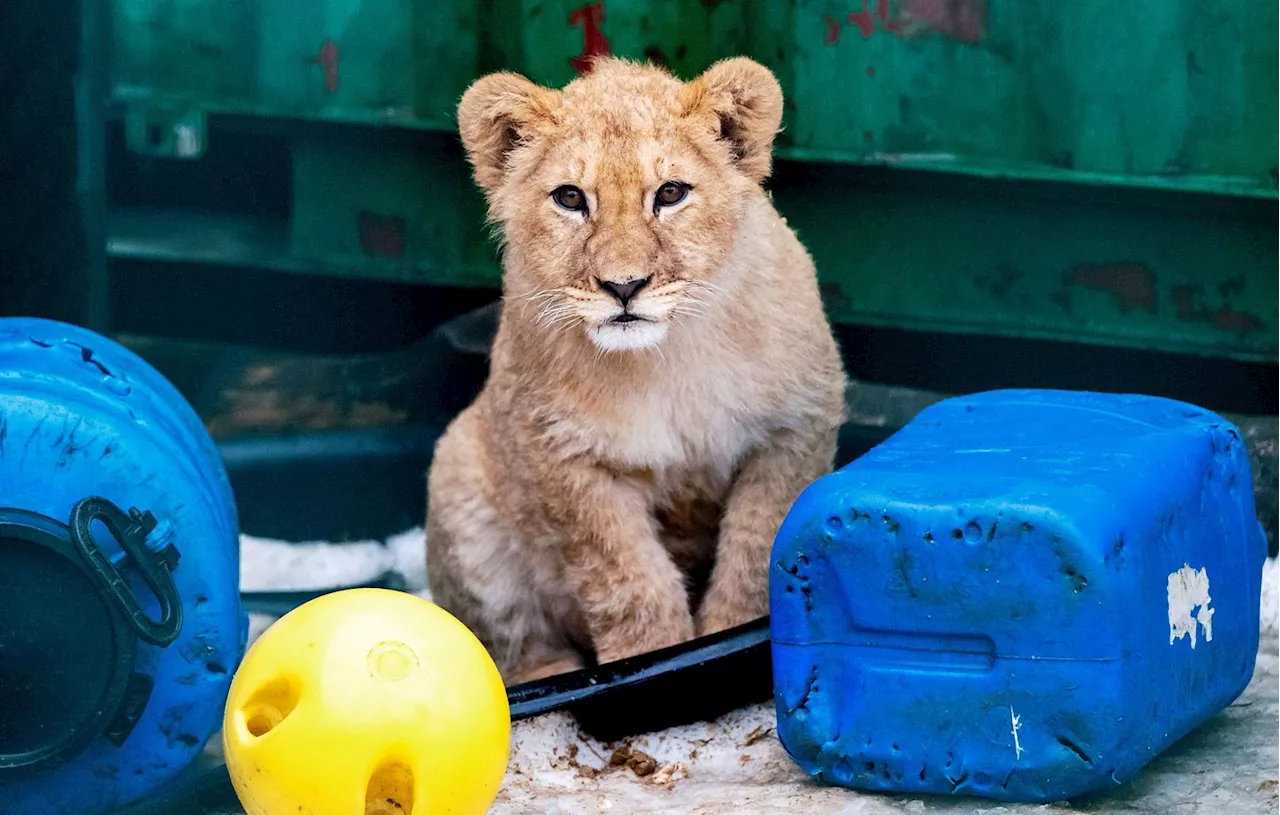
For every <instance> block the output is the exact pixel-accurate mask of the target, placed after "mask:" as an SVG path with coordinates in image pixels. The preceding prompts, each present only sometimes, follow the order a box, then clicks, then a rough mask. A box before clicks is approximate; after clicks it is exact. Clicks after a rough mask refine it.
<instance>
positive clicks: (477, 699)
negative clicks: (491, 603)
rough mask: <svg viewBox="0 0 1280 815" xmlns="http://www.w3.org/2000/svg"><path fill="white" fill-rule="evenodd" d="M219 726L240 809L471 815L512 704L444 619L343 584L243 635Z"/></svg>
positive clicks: (499, 753)
mask: <svg viewBox="0 0 1280 815" xmlns="http://www.w3.org/2000/svg"><path fill="white" fill-rule="evenodd" d="M222 734H223V735H222V741H223V748H224V751H225V753H226V760H227V768H228V770H229V771H230V773H231V781H232V783H233V784H234V785H235V789H236V793H237V794H238V795H239V796H240V801H241V803H242V804H243V805H244V808H245V811H246V812H247V813H248V814H249V815H299V813H303V814H304V815H444V813H450V815H480V814H481V813H483V812H485V811H486V810H487V809H488V808H489V806H490V805H491V804H492V803H493V800H494V798H495V797H496V796H497V794H498V789H499V787H500V785H501V783H502V776H503V773H504V772H505V770H506V765H507V755H508V750H509V748H510V739H511V710H510V708H509V707H508V705H507V694H506V690H505V688H504V687H503V683H502V677H501V676H500V675H499V674H498V669H497V667H496V666H495V665H494V664H493V660H492V659H490V657H489V654H488V653H487V652H486V651H485V649H484V646H482V645H481V644H480V641H479V640H477V639H476V638H475V636H474V635H473V634H472V633H471V632H470V631H469V630H467V628H466V626H464V625H463V624H462V623H460V622H458V620H457V619H455V618H454V617H453V616H452V615H450V614H449V613H448V612H446V611H444V610H443V609H441V608H440V607H439V606H436V605H433V604H431V603H428V602H426V601H425V600H421V599H419V598H417V597H414V596H413V595H410V594H404V593H401V592H394V591H385V590H381V589H351V590H348V591H340V592H335V593H333V594H328V595H325V596H323V597H320V598H318V599H316V600H312V601H311V602H309V603H307V604H306V605H303V606H301V607H299V608H297V609H295V610H294V611H292V612H290V613H289V614H287V615H286V616H284V617H282V618H281V619H280V620H279V621H277V622H276V623H275V624H274V625H273V626H271V628H269V629H268V630H267V631H266V633H264V634H263V635H262V637H260V638H259V639H258V641H257V642H256V643H254V645H253V647H252V648H250V649H249V652H248V654H246V655H245V658H244V662H243V663H242V664H241V665H240V669H239V670H238V671H237V672H236V675H235V679H234V680H233V681H232V683H231V692H230V695H229V696H228V698H227V707H226V713H225V716H224V718H223V730H222Z"/></svg>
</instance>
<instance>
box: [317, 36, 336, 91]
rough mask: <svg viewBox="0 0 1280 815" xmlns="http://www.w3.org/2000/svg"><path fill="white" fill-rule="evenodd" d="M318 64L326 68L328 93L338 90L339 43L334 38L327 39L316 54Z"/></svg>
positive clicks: (325, 79)
mask: <svg viewBox="0 0 1280 815" xmlns="http://www.w3.org/2000/svg"><path fill="white" fill-rule="evenodd" d="M316 65H319V66H320V67H321V68H323V69H324V89H325V92H326V93H337V92H338V44H337V43H336V42H334V41H333V40H325V41H324V44H323V45H321V46H320V53H319V54H318V55H317V56H316Z"/></svg>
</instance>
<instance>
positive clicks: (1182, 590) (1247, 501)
mask: <svg viewBox="0 0 1280 815" xmlns="http://www.w3.org/2000/svg"><path fill="white" fill-rule="evenodd" d="M1265 556H1266V546H1265V537H1264V535H1263V532H1262V529H1261V527H1260V526H1259V524H1258V521H1257V516H1256V514H1255V508H1254V497H1253V489H1252V482H1251V479H1250V470H1249V460H1248V457H1247V455H1246V451H1245V445H1244V443H1243V442H1242V441H1241V438H1240V434H1239V432H1238V431H1237V429H1236V428H1235V427H1233V426H1232V425H1231V424H1230V423H1229V422H1227V421H1225V420H1224V419H1222V418H1221V417H1219V416H1216V415H1214V414H1213V413H1210V412H1208V411H1205V410H1202V409H1200V408H1197V407H1193V406H1191V405H1187V404H1183V403H1179V402H1174V401H1170V400H1166V399H1157V398H1150V397H1141V396H1117V395H1103V394H1093V393H1064V392H1053V391H1003V392H994V393H984V394H979V395H976V396H972V397H965V398H957V399H950V400H947V401H945V402H942V403H939V404H937V405H935V406H933V407H931V408H929V409H927V410H925V411H924V412H922V413H921V414H920V415H919V416H918V417H917V418H916V419H915V420H914V421H913V422H911V423H910V424H909V425H908V426H907V427H906V428H904V429H903V430H902V431H900V432H899V433H897V434H896V435H894V436H893V437H892V438H890V439H889V440H888V441H886V442H885V443H884V444H882V445H880V446H879V447H877V448H875V449H874V450H872V451H871V452H869V453H868V454H866V455H865V456H863V457H862V458H860V459H858V460H857V461H855V462H854V463H852V464H850V465H849V466H848V467H846V468H845V469H843V470H841V471H839V472H837V473H834V474H832V475H830V476H828V477H826V478H823V479H821V480H819V481H818V482H816V483H815V484H813V485H812V486H811V487H810V488H809V489H808V490H807V491H806V492H805V493H804V494H803V495H802V496H801V497H800V499H799V500H798V501H797V502H796V504H795V505H794V507H793V508H792V510H791V513H790V515H789V517H788V518H787V519H786V521H785V523H784V524H783V525H782V528H781V530H780V533H779V535H778V537H777V540H776V542H775V546H774V550H773V558H772V565H771V587H770V590H771V603H772V621H771V625H772V635H773V655H774V672H775V693H776V701H777V710H778V734H779V736H780V737H781V740H782V743H783V745H784V746H785V747H786V748H787V750H788V751H789V752H790V753H791V755H792V756H793V757H794V758H795V760H796V761H797V762H798V763H799V764H800V765H801V766H802V767H803V768H804V769H805V770H807V771H808V772H809V773H811V774H812V775H814V776H816V777H818V778H819V779H821V780H823V781H826V782H829V783H832V784H837V785H842V786H848V787H853V788H857V789H863V790H875V791H896V792H905V793H911V794H928V793H936V794H946V795H950V794H957V795H978V796H983V797H989V798H995V799H1001V800H1007V801H1023V802H1047V801H1056V800H1062V799H1069V798H1072V797H1076V796H1079V795H1081V794H1084V793H1089V792H1095V791H1104V790H1107V789H1111V788H1114V787H1115V786H1116V785H1117V784H1119V783H1121V782H1123V781H1125V780H1126V779H1128V778H1131V777H1132V776H1134V775H1135V774H1136V773H1137V772H1138V771H1139V770H1140V769H1141V768H1142V767H1143V766H1144V765H1146V764H1147V763H1148V762H1149V761H1151V759H1152V758H1154V757H1155V756H1156V755H1157V754H1159V753H1160V752H1161V751H1162V750H1164V749H1165V748H1167V747H1169V746H1170V745H1171V744H1173V743H1174V742H1175V741H1177V740H1178V739H1180V738H1181V737H1183V736H1184V735H1186V734H1187V733H1188V732H1190V731H1191V730H1192V729H1194V728H1195V727H1197V726H1199V725H1200V724H1202V723H1203V722H1205V721H1206V720H1207V719H1209V718H1210V717H1211V716H1213V715H1215V714H1216V713H1218V712H1219V711H1221V710H1222V709H1223V708H1224V707H1226V706H1227V705H1228V704H1230V703H1231V702H1232V701H1233V700H1234V699H1235V698H1236V697H1237V696H1238V695H1239V694H1240V693H1241V692H1243V690H1244V689H1245V687H1246V686H1247V685H1248V683H1249V680H1250V678H1251V676H1252V674H1253V667H1254V661H1255V657H1256V653H1257V648H1258V628H1259V619H1258V617H1259V595H1260V591H1261V575H1262V565H1263V561H1264V559H1265Z"/></svg>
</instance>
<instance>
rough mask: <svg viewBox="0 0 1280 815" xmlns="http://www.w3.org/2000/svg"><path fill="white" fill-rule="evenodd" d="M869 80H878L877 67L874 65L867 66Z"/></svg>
mask: <svg viewBox="0 0 1280 815" xmlns="http://www.w3.org/2000/svg"><path fill="white" fill-rule="evenodd" d="M867 78H868V79H875V78H876V67H875V66H874V65H868V66H867Z"/></svg>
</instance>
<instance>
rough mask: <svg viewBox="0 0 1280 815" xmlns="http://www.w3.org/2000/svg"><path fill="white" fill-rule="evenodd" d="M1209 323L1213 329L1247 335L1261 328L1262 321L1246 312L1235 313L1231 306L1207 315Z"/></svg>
mask: <svg viewBox="0 0 1280 815" xmlns="http://www.w3.org/2000/svg"><path fill="white" fill-rule="evenodd" d="M1209 322H1211V323H1212V324H1213V326H1214V328H1220V329H1222V330H1223V331H1232V332H1235V333H1236V334H1248V333H1249V332H1250V331H1257V330H1258V329H1259V328H1262V320H1259V319H1258V318H1257V317H1255V316H1253V315H1252V314H1250V313H1249V312H1247V311H1236V310H1235V309H1233V308H1232V307H1231V306H1223V307H1222V308H1220V309H1218V310H1217V311H1214V312H1211V313H1210V314H1209Z"/></svg>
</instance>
